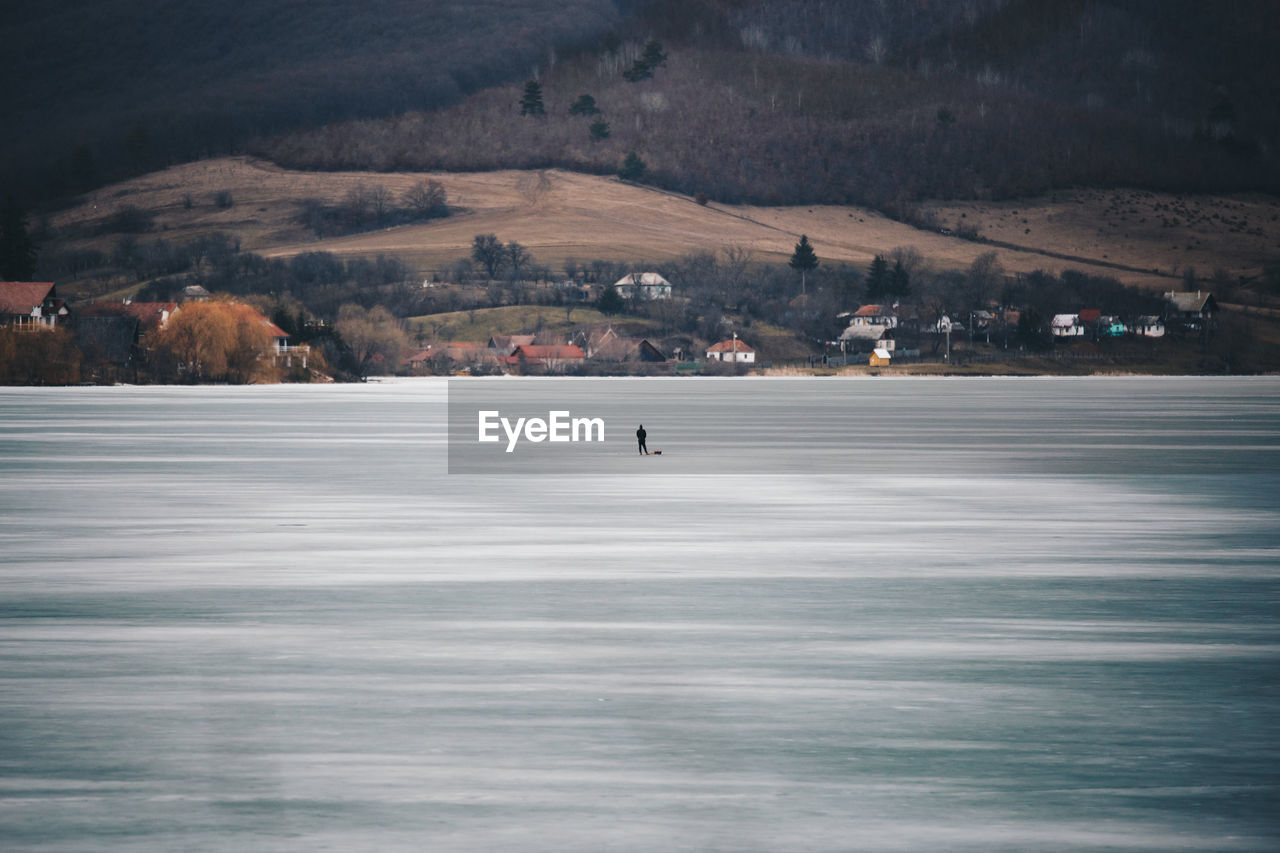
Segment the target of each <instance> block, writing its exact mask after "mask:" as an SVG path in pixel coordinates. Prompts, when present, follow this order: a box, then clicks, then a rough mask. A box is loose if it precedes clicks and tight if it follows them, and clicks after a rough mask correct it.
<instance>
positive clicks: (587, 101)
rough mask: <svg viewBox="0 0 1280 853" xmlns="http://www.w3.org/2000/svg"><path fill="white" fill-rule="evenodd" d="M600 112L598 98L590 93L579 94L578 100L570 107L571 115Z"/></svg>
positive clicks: (588, 114) (589, 114)
mask: <svg viewBox="0 0 1280 853" xmlns="http://www.w3.org/2000/svg"><path fill="white" fill-rule="evenodd" d="M598 112H600V109H599V108H598V107H597V106H596V99H595V98H593V97H591V96H590V95H579V96H578V100H576V101H574V102H573V104H572V106H570V107H569V115H575V116H593V115H595V114H596V113H598Z"/></svg>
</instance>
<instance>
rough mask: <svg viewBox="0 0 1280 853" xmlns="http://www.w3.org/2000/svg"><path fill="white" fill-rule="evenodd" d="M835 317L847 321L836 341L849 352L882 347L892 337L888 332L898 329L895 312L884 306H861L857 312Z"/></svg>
mask: <svg viewBox="0 0 1280 853" xmlns="http://www.w3.org/2000/svg"><path fill="white" fill-rule="evenodd" d="M837 316H839V317H841V318H848V320H849V325H848V326H847V327H846V328H845V330H844V331H843V332H841V333H840V337H839V338H838V341H839V343H840V345H841V346H842V347H843V348H845V349H847V350H849V351H850V352H859V351H862V352H865V351H866V350H867V348H874V347H883V346H884V341H885V340H887V339H890V338H892V337H893V335H892V334H891V332H890V330H892V329H896V328H897V327H898V314H897V312H896V311H895V310H894V309H893V308H892V307H889V306H885V305H863V306H862V307H861V308H859V309H858V310H857V311H854V312H852V313H845V314H840V315H837Z"/></svg>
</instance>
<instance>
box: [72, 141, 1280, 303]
mask: <svg viewBox="0 0 1280 853" xmlns="http://www.w3.org/2000/svg"><path fill="white" fill-rule="evenodd" d="M427 178H430V179H433V180H437V181H439V182H440V183H442V184H443V185H444V187H445V189H446V191H447V192H448V195H449V204H450V206H451V207H453V208H454V210H455V213H454V215H452V216H450V217H448V218H445V219H438V220H433V221H430V222H427V223H423V224H415V225H406V226H400V227H395V228H388V229H385V230H381V231H373V232H366V233H362V234H357V235H352V236H346V237H339V238H333V239H325V240H318V239H315V238H314V237H312V236H311V234H310V232H309V231H307V230H306V229H305V228H303V227H302V226H301V225H299V224H298V223H297V222H296V217H297V213H298V211H299V204H300V202H301V201H302V200H303V199H308V198H315V199H321V200H325V201H327V202H330V203H336V202H338V201H340V200H341V199H342V198H343V196H345V195H346V194H347V192H349V191H350V190H351V189H352V188H354V187H356V186H358V185H360V184H365V185H369V186H373V185H377V184H380V185H382V186H384V187H386V188H387V189H388V190H390V191H391V193H392V194H394V195H396V196H399V195H400V194H401V193H403V192H404V191H406V190H408V189H409V188H410V187H412V186H413V185H414V184H416V183H418V182H419V181H422V180H424V179H427ZM219 193H229V194H230V196H231V198H232V200H233V204H232V205H231V206H230V207H219V206H218V205H217V204H216V203H215V199H216V197H217V195H218V194H219ZM130 205H132V206H134V207H137V208H139V209H142V210H146V211H149V212H151V213H153V214H154V216H155V230H154V232H153V233H154V234H155V235H156V236H163V237H164V238H165V239H169V240H179V241H180V240H183V239H185V238H189V237H194V236H195V235H197V234H199V233H201V232H207V231H214V230H217V231H224V232H227V233H229V234H233V235H235V236H236V237H238V238H239V239H240V241H241V245H242V247H243V248H244V249H246V250H250V251H254V252H258V253H261V254H263V255H267V256H272V257H281V256H291V255H295V254H298V253H301V252H308V251H321V250H323V251H328V252H333V253H336V254H339V255H345V256H357V255H373V254H378V253H385V254H392V255H397V256H400V257H401V258H402V259H404V260H405V261H407V262H409V263H412V264H415V265H416V266H417V267H418V268H419V269H420V270H421V271H422V272H423V273H424V274H427V273H430V272H431V271H433V270H438V269H441V268H443V267H445V266H447V265H448V264H449V263H451V262H452V261H454V260H456V259H458V258H460V257H465V256H467V255H468V254H469V251H470V245H471V241H472V238H473V237H474V236H475V235H476V234H483V233H495V234H497V235H498V237H499V238H501V239H502V240H503V241H511V240H515V241H518V242H520V243H522V244H523V245H525V246H527V247H528V248H529V249H530V250H531V251H532V253H533V256H534V258H535V260H536V261H537V262H538V263H541V264H545V265H548V266H551V267H553V268H557V267H559V265H561V264H562V263H563V262H564V261H565V260H566V259H568V258H574V259H577V260H579V261H587V260H591V259H594V258H601V259H607V260H614V261H622V262H627V261H640V260H646V261H661V260H664V259H669V258H675V257H679V256H681V255H684V254H687V253H690V252H694V251H699V250H716V249H720V248H725V247H730V246H739V247H745V248H748V249H750V250H751V251H752V253H753V257H754V258H755V259H757V260H759V261H769V262H784V261H785V260H786V259H787V258H788V257H789V256H790V254H791V251H792V249H793V247H794V245H795V242H796V240H797V239H798V238H799V236H800V234H802V233H803V234H807V235H808V236H809V240H810V242H811V243H812V244H813V245H814V247H815V249H816V251H817V253H818V256H819V258H821V259H822V260H824V261H827V262H847V263H850V264H854V265H858V266H863V265H865V264H867V263H868V262H870V260H871V259H872V257H873V256H874V255H876V254H877V253H882V252H887V251H889V250H891V249H894V248H896V247H905V246H913V247H915V248H916V249H918V250H919V251H920V253H921V254H922V255H923V256H924V258H925V259H926V260H927V262H928V263H930V264H931V265H932V266H933V267H934V268H936V269H961V268H964V267H966V266H968V264H970V263H971V262H972V261H973V259H974V258H975V257H977V256H978V255H980V254H982V253H984V252H989V251H993V250H994V251H996V252H997V253H998V255H999V257H1000V260H1001V263H1002V264H1003V265H1004V267H1005V269H1006V270H1008V271H1010V272H1030V271H1033V270H1036V269H1041V270H1045V271H1048V272H1060V271H1062V270H1064V269H1077V270H1081V271H1085V272H1090V273H1095V274H1102V275H1110V276H1113V277H1115V278H1117V279H1119V280H1121V281H1123V282H1125V283H1127V284H1135V285H1140V286H1145V287H1150V288H1153V289H1171V288H1173V287H1176V286H1178V285H1179V282H1180V280H1181V275H1182V273H1183V271H1184V270H1185V269H1186V268H1187V267H1188V266H1192V267H1194V268H1195V269H1196V270H1197V271H1198V273H1199V274H1200V275H1201V276H1207V275H1209V274H1210V273H1212V272H1213V271H1215V270H1225V271H1226V272H1227V273H1229V274H1230V275H1231V276H1232V278H1235V277H1237V276H1241V275H1244V276H1251V275H1253V274H1256V273H1257V271H1258V270H1259V269H1260V268H1261V266H1262V265H1263V264H1264V263H1266V262H1269V261H1274V260H1276V259H1280V200H1276V199H1273V198H1269V197H1263V196H1238V197H1237V196H1231V197H1187V196H1173V195H1166V194H1160V193H1151V192H1138V191H1124V190H1117V191H1072V192H1060V193H1056V194H1055V195H1054V196H1053V197H1051V198H1040V199H1029V200H1025V201H1021V202H1000V203H990V202H988V203H981V202H964V203H932V204H929V205H926V206H924V207H923V213H924V214H925V215H926V216H927V217H930V218H931V221H932V222H933V223H934V224H935V225H936V227H933V228H928V229H922V228H916V227H913V226H911V225H908V224H905V223H902V222H896V221H893V220H890V219H888V218H886V217H884V216H882V215H880V214H878V213H875V212H873V211H870V210H866V209H862V208H855V207H837V206H817V205H815V206H801V207H776V208H762V207H749V206H728V205H720V204H715V203H711V204H707V205H699V204H697V203H696V202H695V201H694V200H693V199H692V198H689V197H686V196H682V195H678V194H674V193H668V192H663V191H659V190H654V189H650V188H646V187H641V186H635V185H631V184H626V183H623V182H621V181H619V180H617V179H615V178H611V177H599V176H591V175H582V174H575V173H569V172H564V171H559V170H550V171H541V172H519V171H498V172H487V173H459V174H454V173H439V174H417V173H394V174H384V173H357V172H295V171H288V170H285V169H281V168H278V167H276V166H274V165H272V164H270V163H266V162H262V161H258V160H252V159H248V158H222V159H215V160H205V161H200V162H196V163H189V164H185V165H182V166H175V167H173V168H170V169H167V170H164V171H161V172H156V173H152V174H149V175H146V176H143V177H140V178H137V179H134V180H130V181H126V182H123V183H120V184H116V185H113V186H110V187H106V188H103V189H101V190H98V191H96V192H93V193H90V194H88V195H86V196H85V197H84V198H83V199H82V203H80V204H79V205H78V206H76V207H74V208H71V209H68V210H65V211H62V212H60V213H58V214H57V215H55V216H53V217H52V219H51V223H52V225H53V227H54V231H55V235H57V234H62V235H78V236H74V237H71V236H66V237H63V238H60V239H57V240H55V241H54V247H55V248H57V247H60V246H66V245H72V244H75V245H96V246H98V247H100V248H109V247H110V245H111V243H112V242H113V241H114V240H115V239H116V237H115V236H113V235H110V234H100V235H96V236H95V234H94V231H95V225H96V224H97V223H99V222H101V221H103V220H106V219H107V218H109V217H110V216H112V215H113V214H115V213H116V212H118V211H119V210H120V209H121V208H123V207H126V206H130ZM944 229H945V230H947V231H950V232H951V233H950V234H947V233H943V232H944ZM960 232H966V233H969V234H974V233H976V235H977V236H978V237H979V238H981V239H980V240H978V241H975V240H972V239H962V238H961V237H960V236H958V235H959V233H960ZM143 239H147V238H146V237H144V238H143Z"/></svg>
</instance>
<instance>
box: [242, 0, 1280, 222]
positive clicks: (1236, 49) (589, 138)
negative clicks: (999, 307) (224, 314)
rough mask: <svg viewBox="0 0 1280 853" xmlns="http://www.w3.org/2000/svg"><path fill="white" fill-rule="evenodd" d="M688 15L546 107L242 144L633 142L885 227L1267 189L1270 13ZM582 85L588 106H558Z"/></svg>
mask: <svg viewBox="0 0 1280 853" xmlns="http://www.w3.org/2000/svg"><path fill="white" fill-rule="evenodd" d="M667 5H673V4H667ZM687 7H688V8H683V9H682V10H679V11H677V10H673V11H672V16H671V18H670V19H668V20H666V21H664V24H663V29H664V30H665V31H668V32H670V33H671V34H672V36H671V41H670V42H669V43H667V45H666V50H665V53H666V59H665V60H664V61H662V62H659V63H657V64H655V65H654V66H653V67H652V68H646V69H645V73H643V74H639V75H636V74H635V73H633V72H635V70H636V65H635V63H636V62H637V61H639V60H640V59H641V58H642V53H641V49H642V45H643V44H644V40H643V38H637V39H635V40H633V41H629V42H624V43H622V44H621V45H620V46H618V47H616V48H613V49H609V48H603V47H602V48H601V50H600V51H599V52H598V53H596V54H595V55H588V56H583V57H581V58H579V59H577V60H574V61H566V62H560V63H557V64H555V65H554V66H546V67H543V68H541V69H539V72H538V74H537V76H538V78H539V82H540V86H541V90H542V93H543V98H544V101H545V112H546V114H545V115H541V116H524V115H521V109H520V107H519V102H520V100H521V97H522V86H523V84H522V83H519V82H515V83H512V84H510V85H507V86H500V87H495V88H492V89H488V90H486V91H484V92H480V93H477V94H476V95H474V96H472V97H471V98H469V99H467V100H466V101H465V102H463V103H461V104H459V105H456V106H452V107H449V108H446V109H442V110H438V111H433V112H424V113H410V114H407V115H404V116H398V117H396V118H395V119H394V120H389V121H377V120H371V121H362V122H349V123H344V124H340V125H333V126H329V127H326V128H323V129H319V130H314V131H308V132H299V133H295V134H289V135H287V136H286V137H284V138H279V139H273V140H263V141H262V142H260V143H259V144H257V145H256V146H255V147H254V150H255V151H257V152H258V153H260V154H262V155H264V156H267V157H270V158H272V159H274V160H276V161H277V162H279V163H282V164H286V165H290V166H294V167H301V168H320V169H374V170H383V171H399V170H441V169H443V170H477V169H500V168H513V167H515V168H546V167H553V166H554V167H560V168H565V169H573V170H578V171H586V172H594V173H600V174H607V173H613V172H614V171H616V170H617V169H618V167H619V164H620V163H621V162H622V160H623V158H624V156H625V155H626V154H627V153H628V152H633V151H634V152H636V153H638V154H639V156H640V157H641V158H642V159H643V161H644V163H645V164H646V166H647V168H646V170H645V173H644V176H643V178H642V180H644V181H645V182H647V183H651V184H653V185H656V186H659V187H662V188H665V189H671V190H675V191H679V192H684V193H689V194H693V193H696V192H702V193H705V194H707V195H708V196H709V197H710V198H712V199H714V200H717V201H721V202H733V203H744V202H746V203H756V204H802V203H803V204H809V203H826V204H845V203H855V204H862V205H866V206H871V207H874V208H876V209H878V210H882V211H884V212H886V213H888V214H890V215H892V216H894V217H895V218H909V217H910V216H912V215H914V213H915V210H914V206H915V205H916V204H917V203H919V202H920V201H922V200H925V199H930V198H955V199H974V200H990V199H996V200H999V199H1010V198H1019V197H1026V196H1030V195H1038V194H1041V193H1044V192H1048V191H1052V190H1057V189H1063V188H1069V187H1076V186H1090V187H1120V186H1134V187H1140V188H1144V189H1150V190H1163V191H1173V192H1201V193H1204V192H1221V191H1243V190H1261V191H1269V192H1272V193H1275V192H1280V159H1278V158H1277V152H1280V113H1278V111H1277V109H1276V100H1275V97H1274V94H1275V93H1274V88H1273V87H1274V80H1275V79H1277V78H1278V77H1280V65H1278V63H1277V60H1276V57H1275V53H1274V51H1272V50H1271V49H1270V45H1271V44H1273V43H1274V41H1275V39H1274V38H1273V37H1274V36H1276V35H1278V34H1280V15H1278V14H1277V12H1276V9H1275V6H1274V4H1265V3H1258V2H1246V3H1241V4H1233V5H1232V7H1231V9H1230V10H1229V11H1227V12H1219V10H1218V9H1216V8H1209V7H1204V6H1202V5H1200V4H1192V3H1187V2H1168V3H1162V4H1153V3H1146V2H1139V0H1090V2H1083V0H1081V2H1075V0H1073V1H1072V2H1063V3H1054V4H1045V3H1033V2H1019V0H1013V2H987V3H976V4H958V3H952V4H946V3H923V4H882V3H881V4H874V3H862V2H850V3H810V2H793V3H784V4H765V3H751V2H748V3H741V4H739V3H714V2H709V0H708V1H707V2H702V3H697V2H694V3H690V4H687ZM876 8H879V10H880V11H878V12H877V11H875V9H876ZM965 8H967V9H968V10H969V12H968V13H963V14H956V13H957V10H962V9H965ZM830 33H836V34H839V33H846V34H848V36H849V40H848V41H847V42H845V43H844V45H843V47H840V46H839V45H837V44H835V43H834V40H833V39H832V38H831V37H829V35H824V34H830ZM582 95H589V96H591V98H592V99H593V101H594V104H595V106H596V108H598V109H599V110H600V113H599V114H598V115H595V116H588V117H584V116H582V115H572V114H571V113H570V109H569V108H570V106H571V105H572V104H574V103H576V102H577V100H578V99H579V98H580V96H582ZM593 120H599V121H602V122H604V123H605V124H607V131H608V136H607V137H604V136H602V134H595V135H594V136H593V135H592V133H591V132H590V124H591V121H593Z"/></svg>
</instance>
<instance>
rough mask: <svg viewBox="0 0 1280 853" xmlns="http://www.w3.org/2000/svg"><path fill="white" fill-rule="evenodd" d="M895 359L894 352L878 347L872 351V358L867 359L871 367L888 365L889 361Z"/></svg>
mask: <svg viewBox="0 0 1280 853" xmlns="http://www.w3.org/2000/svg"><path fill="white" fill-rule="evenodd" d="M892 360H893V356H892V354H890V352H889V351H888V350H887V349H882V348H880V347H877V348H876V349H874V350H872V351H871V358H870V359H869V360H868V361H867V364H869V365H870V366H871V367H888V366H889V362H890V361H892Z"/></svg>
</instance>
